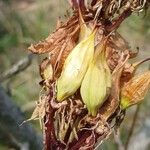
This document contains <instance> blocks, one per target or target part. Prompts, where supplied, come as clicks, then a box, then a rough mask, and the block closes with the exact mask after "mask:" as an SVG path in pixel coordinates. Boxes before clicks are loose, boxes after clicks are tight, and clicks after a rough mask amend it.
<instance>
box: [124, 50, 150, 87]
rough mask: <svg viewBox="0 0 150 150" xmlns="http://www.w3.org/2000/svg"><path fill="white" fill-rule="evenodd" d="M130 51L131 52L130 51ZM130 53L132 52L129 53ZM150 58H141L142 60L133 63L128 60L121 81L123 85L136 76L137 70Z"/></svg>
mask: <svg viewBox="0 0 150 150" xmlns="http://www.w3.org/2000/svg"><path fill="white" fill-rule="evenodd" d="M129 53H130V52H129ZM129 55H130V54H129ZM149 60H150V58H146V59H144V60H141V61H138V62H135V63H133V64H130V63H129V62H127V63H126V64H125V66H124V69H123V71H122V76H121V83H122V86H123V85H124V83H126V82H128V81H129V80H130V79H131V78H132V77H133V76H134V73H135V71H136V70H137V68H138V67H139V66H140V65H141V64H143V63H145V62H147V61H149Z"/></svg>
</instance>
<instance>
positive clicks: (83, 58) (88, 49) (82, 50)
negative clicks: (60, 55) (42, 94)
mask: <svg viewBox="0 0 150 150" xmlns="http://www.w3.org/2000/svg"><path fill="white" fill-rule="evenodd" d="M94 37H95V31H94V32H92V33H91V34H90V35H89V36H88V37H87V38H86V39H85V40H83V41H81V42H80V43H79V44H78V45H77V46H76V47H75V48H74V49H73V50H72V52H71V53H70V54H69V56H68V57H67V59H66V61H65V63H64V67H63V70H62V73H61V76H60V77H59V79H58V80H57V100H58V101H59V102H60V101H62V100H64V99H65V98H67V97H68V96H70V95H73V94H74V93H75V92H76V90H77V89H78V88H79V87H80V85H81V82H82V80H83V77H84V75H85V73H86V71H87V68H88V66H89V64H90V62H91V61H92V59H93V55H94Z"/></svg>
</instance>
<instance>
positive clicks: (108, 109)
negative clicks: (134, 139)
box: [99, 53, 129, 121]
mask: <svg viewBox="0 0 150 150" xmlns="http://www.w3.org/2000/svg"><path fill="white" fill-rule="evenodd" d="M128 58H129V55H125V54H123V53H122V55H121V56H120V60H119V62H118V65H117V66H116V68H115V70H114V71H113V73H112V88H111V91H110V96H109V97H108V99H107V100H106V102H105V103H104V105H102V107H101V108H100V110H99V114H100V115H101V116H102V118H103V120H104V121H107V120H108V118H109V117H110V116H111V115H112V114H113V113H114V112H115V111H116V109H117V108H118V106H119V95H120V78H121V74H122V70H123V67H124V65H125V63H126V62H127V60H128Z"/></svg>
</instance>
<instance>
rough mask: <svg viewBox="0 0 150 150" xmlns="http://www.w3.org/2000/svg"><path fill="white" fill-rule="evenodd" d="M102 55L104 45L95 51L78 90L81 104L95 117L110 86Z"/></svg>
mask: <svg viewBox="0 0 150 150" xmlns="http://www.w3.org/2000/svg"><path fill="white" fill-rule="evenodd" d="M104 53H105V43H104V44H101V45H100V46H98V49H96V52H95V56H94V59H93V61H92V62H91V63H90V66H89V68H88V70H87V72H86V74H85V77H84V79H83V82H82V85H81V89H80V91H81V96H82V99H83V102H84V103H85V105H86V107H87V109H88V112H89V114H90V115H92V116H96V114H97V111H98V109H99V108H100V107H101V106H102V104H103V103H104V101H105V100H106V95H107V88H108V87H110V86H111V77H110V76H111V75H110V70H109V68H108V66H107V63H106V58H105V55H104Z"/></svg>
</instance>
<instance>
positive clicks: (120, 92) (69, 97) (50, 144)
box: [29, 0, 150, 150]
mask: <svg viewBox="0 0 150 150" xmlns="http://www.w3.org/2000/svg"><path fill="white" fill-rule="evenodd" d="M69 2H70V4H71V7H72V9H73V15H72V16H71V17H70V18H68V21H66V22H64V23H62V22H59V26H58V27H57V29H56V31H55V32H53V33H52V34H50V35H49V36H48V37H47V38H46V39H45V40H43V41H40V42H39V43H37V44H32V45H31V46H30V47H29V50H30V51H31V52H33V53H37V54H42V53H47V54H48V56H47V58H45V59H44V60H43V62H42V63H41V65H40V74H41V77H42V81H41V82H40V84H41V85H42V87H43V88H42V89H43V90H42V94H41V97H40V101H39V103H38V104H37V108H36V109H35V111H34V112H33V115H32V117H31V119H40V121H41V122H42V127H43V130H44V139H45V140H44V142H45V149H46V150H54V149H57V150H61V149H69V150H77V149H79V150H81V149H82V150H83V149H84V150H85V149H87V150H91V149H94V148H95V147H96V146H97V145H99V144H101V143H102V142H103V141H104V140H105V139H107V138H108V137H109V135H110V134H111V133H112V131H113V128H114V127H116V128H118V127H119V126H120V124H121V122H122V120H123V118H124V112H125V111H126V109H127V108H128V107H129V106H132V105H134V104H137V103H139V102H141V101H142V100H143V98H144V96H145V95H146V92H147V91H148V89H149V87H150V71H148V72H146V73H144V74H143V75H141V76H135V75H134V73H135V71H136V69H137V67H138V66H139V64H142V63H143V62H145V61H147V60H149V59H146V60H144V61H141V62H138V63H134V64H131V63H129V59H131V58H134V57H136V56H137V53H135V52H132V51H131V50H130V47H129V45H128V43H127V42H126V40H125V39H124V38H123V37H122V36H121V35H120V34H119V33H118V32H117V28H118V27H119V25H120V24H121V23H122V21H124V19H125V18H127V17H128V16H130V15H131V14H132V12H141V11H143V10H146V9H147V8H148V6H149V3H150V1H148V0H130V1H128V0H92V1H91V2H89V1H88V2H87V1H86V3H87V4H85V1H84V0H70V1H69ZM145 74H146V75H145ZM133 77H134V78H133ZM141 85H142V86H141ZM43 91H44V92H43ZM31 119H30V120H31ZM114 122H115V124H113V123H114Z"/></svg>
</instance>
